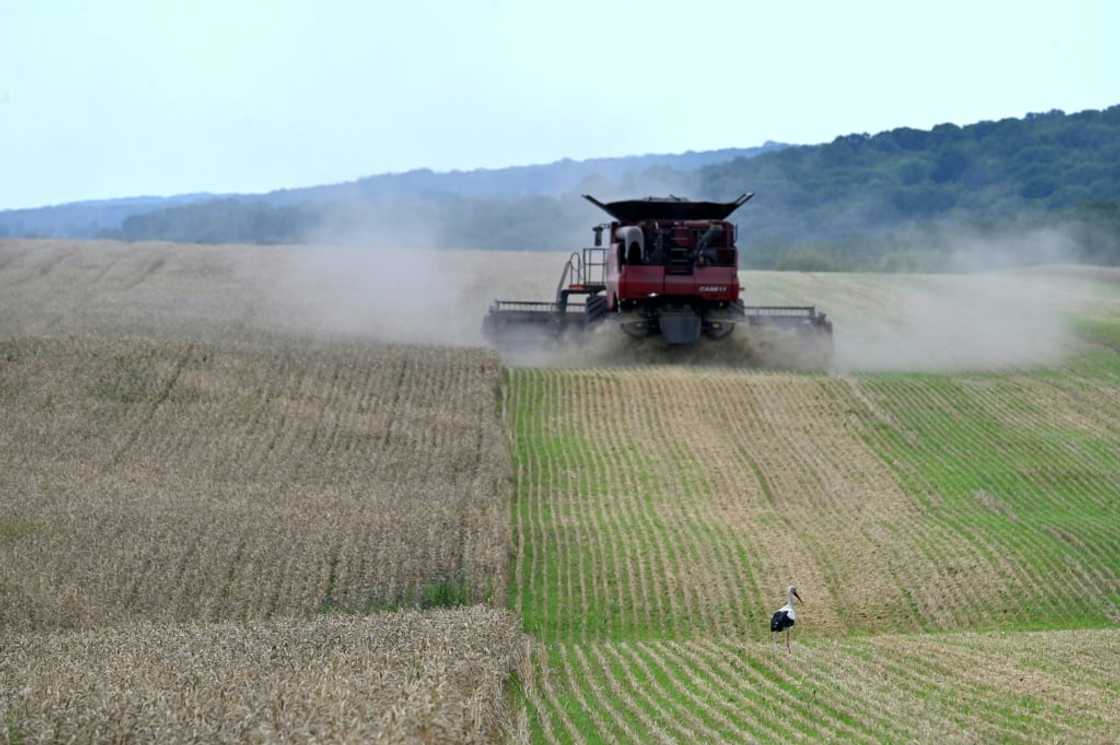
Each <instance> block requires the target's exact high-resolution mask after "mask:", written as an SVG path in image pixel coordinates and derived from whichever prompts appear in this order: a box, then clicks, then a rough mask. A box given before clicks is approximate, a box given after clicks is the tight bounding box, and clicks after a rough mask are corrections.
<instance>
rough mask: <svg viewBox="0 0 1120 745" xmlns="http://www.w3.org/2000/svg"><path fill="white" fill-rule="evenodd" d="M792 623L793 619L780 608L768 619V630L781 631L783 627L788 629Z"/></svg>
mask: <svg viewBox="0 0 1120 745" xmlns="http://www.w3.org/2000/svg"><path fill="white" fill-rule="evenodd" d="M793 623H794V621H793V619H792V618H790V617H789V613H787V612H786V611H784V610H780V611H778V612H777V613H775V614H774V617H773V618H771V619H770V630H771V631H783V630H785V629H788V628H789V627H790V626H793Z"/></svg>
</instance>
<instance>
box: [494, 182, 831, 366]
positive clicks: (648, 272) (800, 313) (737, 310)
mask: <svg viewBox="0 0 1120 745" xmlns="http://www.w3.org/2000/svg"><path fill="white" fill-rule="evenodd" d="M752 196H754V195H753V194H743V195H742V196H740V197H739V198H738V199H736V200H734V201H731V202H704V201H690V200H688V199H683V198H680V197H675V196H669V197H664V198H657V197H648V198H646V199H631V200H624V201H618V202H608V203H603V202H600V201H599V200H597V199H595V198H594V197H592V196H590V195H584V199H586V200H587V201H589V202H591V203H592V204H594V205H595V206H597V207H599V208H600V209H602V210H603V211H604V212H606V213H607V214H608V215H609V216H610V217H611V218H612V220H611V221H610V222H606V223H602V224H600V225H597V226H595V227H594V228H593V231H594V234H595V241H594V244H595V245H594V247H590V248H584V249H582V250H581V251H575V252H573V253H572V254H571V256H570V257H569V258H568V261H567V263H566V264H565V265H564V268H563V271H562V272H561V276H560V282H559V284H558V285H557V287H556V296H555V299H554V300H553V301H545V302H540V301H527V300H495V301H494V303H493V305H492V306H491V308H490V312H489V313H488V314H487V316H486V318H485V320H484V322H483V331H484V333H485V334H486V336H487V337H488V338H489V339H490V340H491V341H493V342H494V343H495V344H497V345H498V346H503V345H506V344H514V343H517V342H519V341H524V340H526V339H529V340H531V339H534V338H539V337H540V336H541V335H542V334H543V335H547V336H557V337H561V336H578V335H579V334H580V333H582V332H584V331H586V330H588V329H590V328H592V327H594V326H597V325H600V324H603V323H614V324H617V325H618V326H619V328H620V329H621V330H622V331H623V332H625V333H626V334H628V335H630V336H632V337H636V338H644V337H661V338H662V339H663V340H664V341H665V342H667V343H668V344H670V345H691V344H696V343H698V342H700V340H701V339H702V338H703V339H709V340H714V341H718V340H722V339H726V338H727V337H729V336H730V335H731V334H732V333H734V332H735V329H736V328H737V327H740V326H745V327H747V328H748V329H752V330H759V331H763V330H768V329H769V330H780V331H784V332H790V333H791V334H792V335H794V336H796V337H797V338H798V339H800V341H801V343H802V344H803V346H805V347H812V348H813V349H814V350H815V351H814V362H815V364H820V363H824V364H827V361H828V360H827V358H828V357H830V356H831V350H832V323H831V321H829V320H828V318H827V316H826V315H825V314H824V313H821V312H818V311H817V309H816V308H815V307H813V306H757V305H746V304H745V303H744V302H743V299H742V292H743V288H742V287H741V286H740V283H739V249H738V247H737V245H736V243H737V241H736V238H737V230H736V226H735V225H734V224H733V223H731V222H728V218H729V217H730V216H731V214H732V213H733V212H734V211H735V210H737V209H739V208H740V207H742V206H743V205H744V204H746V203H747V202H748V201H749V200H750V199H751V197H752ZM822 350H823V354H822Z"/></svg>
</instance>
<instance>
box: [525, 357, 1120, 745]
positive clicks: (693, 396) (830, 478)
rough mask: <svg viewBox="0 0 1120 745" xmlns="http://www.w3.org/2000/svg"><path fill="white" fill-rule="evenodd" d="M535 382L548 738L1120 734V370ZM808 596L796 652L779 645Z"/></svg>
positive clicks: (531, 618) (532, 484) (530, 440)
mask: <svg viewBox="0 0 1120 745" xmlns="http://www.w3.org/2000/svg"><path fill="white" fill-rule="evenodd" d="M507 375H508V384H507V387H506V399H505V411H506V416H507V419H508V421H509V428H510V431H511V436H512V442H513V444H514V462H515V467H516V471H517V501H516V503H515V506H514V523H515V528H514V541H515V544H516V546H517V557H518V558H517V562H516V564H515V567H514V571H513V583H512V586H511V603H512V604H513V606H514V607H515V608H516V609H517V610H518V611H519V612H520V614H521V616H522V619H523V623H524V626H525V629H526V631H528V632H529V633H530V634H532V635H533V636H534V638H536V639H538V640H540V643H541V644H540V647H539V648H538V653H537V662H536V664H535V666H534V671H535V673H534V675H535V679H534V683H533V684H532V685H531V686H530V687H529V689H528V692H527V693H526V694H525V696H524V700H525V702H526V706H527V708H528V710H529V711H530V722H531V725H532V727H531V731H532V735H533V741H534V742H550V743H553V742H647V741H653V740H660V741H665V742H682V743H684V742H697V741H710V742H716V741H719V742H749V741H761V742H773V741H779V740H800V741H806V742H814V741H819V740H835V741H842V742H849V741H852V742H854V741H864V742H900V741H901V742H910V741H923V742H943V741H964V742H971V741H979V740H982V739H991V738H993V737H994V738H995V739H997V740H1000V741H1007V742H1034V741H1038V740H1042V741H1071V740H1074V739H1077V738H1078V737H1083V738H1085V740H1083V741H1091V742H1108V741H1110V740H1109V733H1111V732H1115V731H1120V710H1118V709H1117V707H1116V706H1115V705H1114V704H1113V703H1112V702H1113V701H1114V700H1115V693H1116V692H1117V690H1118V689H1117V687H1116V680H1117V678H1116V677H1115V673H1116V664H1117V660H1120V654H1118V650H1120V631H1117V630H1116V627H1117V626H1118V625H1120V520H1118V519H1117V516H1118V515H1120V432H1118V431H1117V429H1116V423H1115V416H1114V415H1115V412H1116V411H1117V398H1116V397H1117V395H1118V394H1120V387H1118V384H1120V356H1118V355H1117V354H1116V353H1115V352H1102V353H1100V354H1099V355H1098V356H1096V357H1090V358H1082V359H1079V360H1078V362H1077V364H1076V365H1075V366H1071V367H1069V368H1067V369H1063V370H1061V371H1060V372H1057V371H1042V372H1035V373H1027V372H1020V373H1017V374H1005V373H974V374H970V375H954V376H945V375H898V374H879V375H862V376H819V375H800V374H789V373H774V372H742V371H729V370H716V369H706V370H687V369H685V370H682V369H680V368H676V367H662V368H657V367H652V368H648V367H647V368H642V369H637V370H619V369H601V370H525V369H518V370H511V371H510V372H509V373H508V374H507ZM787 583H796V584H797V586H798V588H799V590H800V593H801V595H802V596H803V597H804V598H805V600H806V602H805V603H804V605H803V606H802V607H801V608H800V609H799V621H798V624H799V625H798V627H797V628H796V632H795V639H796V640H797V641H795V650H794V651H795V653H794V654H793V655H792V656H790V655H787V654H786V653H785V649H784V647H778V646H776V645H774V644H772V643H769V642H768V641H767V637H768V636H769V630H768V621H769V615H770V613H771V612H772V611H773V610H774V609H775V608H777V607H778V606H779V605H780V604H781V603H782V602H783V601H784V588H785V585H786V584H787ZM1083 628H1084V629H1097V630H1095V631H1086V632H1078V631H1074V630H1073V629H1083ZM1041 629H1046V630H1048V631H1044V632H1043V631H1037V630H1041ZM1032 630H1035V631H1032ZM977 631H986V632H988V633H987V634H984V635H979V634H976V633H975V632H977ZM964 632H968V633H964ZM997 632H999V633H997ZM869 635H873V636H869ZM1009 650H1010V651H1009ZM1022 650H1029V651H1022ZM1011 651H1014V652H1015V653H1014V654H1012V653H1011ZM1005 656H1007V659H1004V657H1005ZM1086 667H1088V668H1089V669H1090V670H1093V671H1095V672H1094V673H1093V674H1092V675H1090V674H1085V673H1084V671H1085V669H1086ZM1005 679H1006V680H1011V681H1015V680H1018V681H1020V682H1023V681H1026V683H1023V685H1012V686H1011V687H1008V686H1005V685H1002V684H1001V683H1000V682H999V681H1001V680H1005ZM962 696H963V697H964V698H965V699H966V700H967V706H966V707H965V708H961V709H958V708H957V707H960V706H962V704H961V701H960V700H961V697H962ZM883 711H891V712H894V713H892V715H891V716H889V717H884V716H882V712H883Z"/></svg>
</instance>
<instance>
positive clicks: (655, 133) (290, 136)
mask: <svg viewBox="0 0 1120 745" xmlns="http://www.w3.org/2000/svg"><path fill="white" fill-rule="evenodd" d="M1118 31H1120V3H1118V2H1106V1H1105V0H1100V1H1099V2H1070V1H1066V2H1054V1H1053V0H1049V1H1048V2H1044V3H1043V2H1038V3H1030V2H1023V1H1020V2H984V1H983V0H970V1H969V2H948V1H946V0H933V1H932V2H922V3H910V2H898V1H897V0H890V1H884V2H859V1H857V0H837V1H835V2H810V1H807V0H803V1H802V2H798V3H783V2H776V1H775V0H767V2H745V1H743V0H740V1H738V2H736V1H734V0H729V1H727V2H720V1H716V0H711V1H708V0H674V1H673V2H665V3H660V2H654V1H652V0H647V1H646V2H633V3H621V2H619V3H611V2H607V1H606V0H598V1H591V2H583V1H582V0H565V1H564V2H556V3H543V2H532V1H531V0H520V1H513V0H511V1H509V2H507V1H506V0H474V1H473V2H470V1H466V2H427V1H426V0H404V1H403V2H402V1H401V0H395V1H394V2H380V1H379V0H364V1H361V2H359V1H354V2H329V1H327V0H324V1H323V2H311V1H310V0H308V2H298V3H297V2H282V1H281V0H252V1H250V0H243V1H240V2H239V1H238V0H220V1H212V0H190V1H189V2H178V1H176V0H163V1H162V2H157V1H155V0H151V1H146V2H140V1H139V0H137V1H135V2H127V1H125V0H103V1H102V2H93V1H90V2H66V1H64V0H0V208H10V207H27V206H35V205H41V204H48V203H58V202H64V201H70V200H77V199H92V198H105V197H118V196H126V195H136V194H172V193H181V192H191V191H214V192H228V191H267V190H270V189H275V188H280V187H287V186H305V185H312V184H317V183H325V182H332V181H341V180H349V179H353V178H357V177H360V176H363V175H368V174H371V173H376V172H384V171H401V170H407V169H410V168H417V167H425V166H426V167H431V168H434V169H436V170H446V169H451V168H473V167H478V166H486V167H494V166H504V165H514V164H523V163H536V162H546V161H551V160H556V159H558V158H562V157H573V158H587V157H596V156H609V155H625V154H634V153H647V152H679V151H683V150H689V149H692V150H702V149H709V148H718V147H730V146H750V145H757V144H760V143H761V142H763V141H764V140H767V139H773V140H781V141H785V142H802V143H808V142H820V141H826V140H830V139H832V138H833V137H834V136H836V135H837V134H846V133H850V132H876V131H879V130H882V129H890V128H892V127H895V126H901V125H909V126H914V127H930V126H932V125H934V124H937V123H940V122H945V121H952V122H957V123H961V124H963V123H968V122H972V121H976V120H980V119H992V118H999V117H1004V116H1021V115H1022V114H1024V113H1026V112H1028V111H1043V110H1048V109H1051V108H1061V109H1064V110H1066V111H1076V110H1080V109H1085V108H1103V107H1106V106H1109V105H1112V104H1116V103H1120V44H1118V43H1117V34H1118Z"/></svg>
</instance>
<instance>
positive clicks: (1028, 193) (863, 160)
mask: <svg viewBox="0 0 1120 745" xmlns="http://www.w3.org/2000/svg"><path fill="white" fill-rule="evenodd" d="M691 165H692V166H694V167H692V168H681V167H676V164H674V163H673V162H672V161H671V160H670V161H662V162H659V163H657V164H656V165H654V166H653V167H648V168H645V169H644V170H641V171H628V172H625V173H621V174H620V173H611V172H610V171H609V170H608V169H606V168H600V169H594V168H592V169H591V170H590V171H587V170H585V171H583V172H581V174H580V178H579V180H578V183H573V182H569V184H570V190H569V191H568V192H567V193H556V191H553V192H551V193H550V192H544V191H539V192H537V193H527V192H520V193H510V192H493V191H489V192H488V191H486V190H485V189H477V188H476V189H473V190H466V189H444V190H437V189H430V188H417V189H412V190H409V191H407V192H401V191H399V190H397V191H393V190H387V189H383V188H372V186H371V185H370V184H368V183H367V184H364V185H363V182H355V184H351V185H344V186H343V187H332V189H333V190H331V191H322V190H319V191H313V192H312V193H308V192H299V191H295V192H279V193H274V194H271V195H265V196H262V197H233V198H227V199H219V200H213V201H203V202H195V203H191V204H185V205H180V206H174V207H170V208H166V209H160V210H156V211H153V212H148V213H146V214H140V215H135V216H132V217H129V218H128V219H126V220H124V222H123V224H122V226H121V228H120V229H119V230H115V231H110V232H109V233H108V234H109V235H112V236H114V237H121V238H125V239H129V240H132V239H152V238H157V239H166V240H179V241H203V242H224V241H258V242H286V241H308V240H346V241H354V242H361V243H364V244H369V245H376V244H381V245H387V246H399V247H409V246H436V247H471V248H499V249H513V248H524V249H561V248H574V247H577V246H579V245H582V244H583V243H585V242H586V240H587V238H588V237H589V235H590V234H589V232H588V231H589V228H590V227H591V226H592V225H593V224H595V223H597V222H600V221H601V220H602V219H603V215H602V214H601V213H599V212H598V211H597V210H596V209H594V208H593V207H591V206H589V205H588V204H586V203H585V202H584V201H583V200H581V199H579V197H578V194H579V192H581V191H592V192H593V193H595V194H596V195H597V196H600V197H601V198H607V199H609V198H613V197H619V196H644V195H647V194H665V193H674V194H683V195H687V196H691V197H696V198H709V199H730V198H734V197H735V196H736V195H738V194H740V193H742V192H744V191H754V192H756V194H757V196H756V198H755V199H754V200H753V201H752V202H751V203H750V204H748V205H747V206H746V207H745V208H743V209H742V210H740V212H739V213H737V215H736V219H737V220H738V221H739V224H740V228H741V235H742V238H743V240H742V241H741V243H742V244H743V245H744V246H745V248H746V249H747V253H746V256H747V259H746V261H747V264H748V265H753V266H770V267H790V268H800V269H857V268H860V269H892V268H893V269H924V268H938V265H939V262H940V261H941V259H942V258H943V256H944V255H945V254H947V253H949V252H951V251H953V250H955V246H956V245H957V244H959V243H960V241H958V240H957V239H958V238H959V237H960V236H962V235H963V236H966V237H967V238H968V239H969V240H972V239H974V238H980V239H985V238H991V237H992V236H997V235H998V236H1000V237H1001V239H1002V246H1001V249H1000V250H1001V252H1002V253H1004V254H1007V253H1010V254H1011V256H1010V257H1008V256H1004V257H1003V260H1005V261H1006V260H1008V259H1010V260H1012V261H1031V260H1042V259H1046V258H1061V259H1066V260H1068V259H1082V260H1089V261H1094V262H1098V263H1100V262H1105V263H1120V106H1113V107H1111V108H1108V109H1106V110H1103V111H1083V112H1080V113H1076V114H1065V113H1063V112H1061V111H1050V112H1047V113H1042V114H1028V115H1026V116H1025V117H1023V118H1019V119H1015V118H1010V119H1003V120H1001V121H996V122H992V121H985V122H979V123H976V124H970V125H967V126H963V127H962V126H957V125H954V124H942V125H938V126H936V127H934V128H933V129H932V130H928V131H927V130H918V129H911V128H899V129H894V130H891V131H888V132H881V133H879V134H875V135H868V134H852V135H846V136H842V137H837V138H836V139H835V140H833V141H832V142H830V143H827V144H821V145H807V146H796V147H785V148H779V149H776V150H774V151H772V152H763V153H761V154H759V155H757V156H756V157H752V158H745V157H739V158H734V159H731V160H726V159H725V160H723V161H722V162H720V161H718V160H716V161H715V162H710V163H708V164H700V167H695V166H696V165H697V164H696V163H695V162H693V163H692V164H691ZM528 174H529V172H525V173H521V174H519V175H520V176H526V175H528ZM537 175H538V176H540V175H541V174H537ZM424 178H427V177H426V176H425V177H424ZM444 183H445V184H448V183H450V182H444ZM555 188H556V189H558V190H559V191H561V192H562V191H563V189H564V188H569V187H563V186H555ZM1040 232H1046V233H1047V234H1048V235H1060V236H1061V240H1060V241H1058V242H1057V243H1058V244H1061V245H1060V246H1058V248H1055V245H1057V244H1056V243H1055V242H1054V241H1050V242H1048V243H1047V245H1045V246H1036V245H1034V244H1033V243H1031V242H1030V241H1027V242H1022V243H1017V242H1016V240H1015V238H1014V237H1015V236H1017V235H1026V234H1039V233H1040ZM1008 236H1011V238H1010V244H1009V243H1008ZM974 242H978V243H985V241H984V240H980V241H974ZM994 242H995V241H987V243H989V244H991V243H994ZM1054 251H1058V254H1059V255H1056V256H1055V255H1051V254H1052V253H1053V252H1054ZM1047 252H1051V254H1047ZM1044 254H1045V255H1044Z"/></svg>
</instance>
